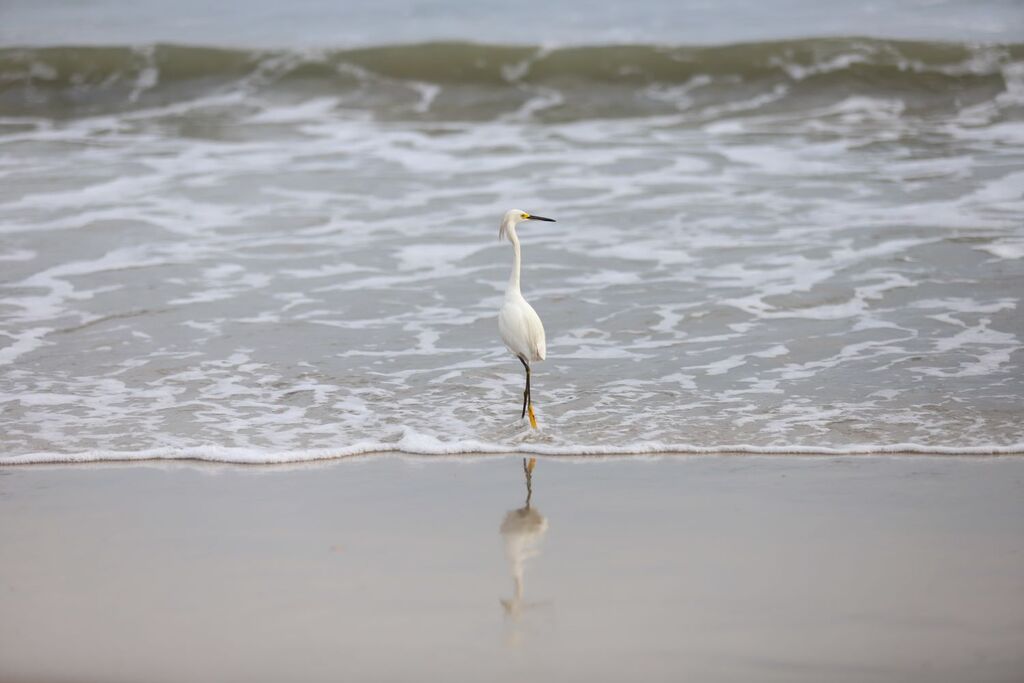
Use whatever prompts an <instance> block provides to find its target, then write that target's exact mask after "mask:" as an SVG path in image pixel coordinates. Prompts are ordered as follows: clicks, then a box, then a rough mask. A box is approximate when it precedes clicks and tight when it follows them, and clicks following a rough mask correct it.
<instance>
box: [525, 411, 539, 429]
mask: <svg viewBox="0 0 1024 683" xmlns="http://www.w3.org/2000/svg"><path fill="white" fill-rule="evenodd" d="M526 414H527V415H529V416H530V426H531V427H533V428H534V429H536V428H537V416H536V415H534V414H533V406H530V407H529V408H527V409H526Z"/></svg>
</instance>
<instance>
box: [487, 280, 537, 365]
mask: <svg viewBox="0 0 1024 683" xmlns="http://www.w3.org/2000/svg"><path fill="white" fill-rule="evenodd" d="M498 332H499V333H500V334H501V339H502V341H504V342H505V346H507V347H508V350H509V351H511V352H512V353H514V354H515V355H516V356H518V357H520V358H525V359H526V362H527V363H536V362H538V361H542V360H544V356H545V355H547V342H546V340H545V339H544V323H542V322H541V321H540V316H539V315H537V311H535V310H533V306H531V305H530V303H529V302H528V301H527V300H526V299H524V298H523V295H522V294H520V293H519V292H518V291H517V292H505V303H503V304H502V305H501V311H499V312H498Z"/></svg>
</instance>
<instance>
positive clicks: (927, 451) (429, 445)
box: [0, 432, 1024, 466]
mask: <svg viewBox="0 0 1024 683" xmlns="http://www.w3.org/2000/svg"><path fill="white" fill-rule="evenodd" d="M380 453H402V454H407V455H462V456H479V455H503V454H514V453H515V454H517V453H522V454H525V455H542V456H565V457H573V456H579V457H585V456H616V455H619V456H625V455H633V456H642V455H807V456H832V457H836V456H857V455H861V456H870V455H954V456H956V455H960V456H979V455H1024V443H1019V444H1010V445H999V444H985V445H980V446H962V447H958V446H933V445H925V444H917V443H895V444H862V445H853V446H845V447H842V448H835V447H828V446H753V445H750V444H742V443H737V444H724V445H721V446H696V445H693V444H687V443H677V444H667V443H657V442H649V443H637V444H626V445H623V446H620V447H615V446H612V447H609V446H585V445H582V446H550V445H545V444H518V445H517V444H500V443H487V442H483V441H461V442H444V441H440V440H438V439H435V438H432V437H427V436H423V435H418V434H415V433H411V432H410V433H409V435H407V436H406V437H404V438H403V439H402V440H400V441H398V442H397V443H382V442H359V443H355V444H352V445H351V446H347V447H342V448H318V449H308V450H297V451H279V450H276V449H274V450H268V449H260V448H236V447H224V446H196V447H190V448H149V449H143V450H138V451H110V450H92V451H83V452H78V453H60V452H37V453H24V454H19V455H14V456H4V457H0V466H9V465H32V464H53V463H88V462H110V461H115V462H116V461H139V460H199V461H205V462H219V463H232V464H240V465H273V464H279V463H299V462H313V461H319V460H339V459H343V458H350V457H354V456H360V455H370V454H380Z"/></svg>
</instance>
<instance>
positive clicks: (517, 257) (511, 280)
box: [505, 228, 523, 295]
mask: <svg viewBox="0 0 1024 683" xmlns="http://www.w3.org/2000/svg"><path fill="white" fill-rule="evenodd" d="M508 239H509V241H511V242H512V274H511V275H509V277H508V287H506V288H505V294H506V295H508V294H520V290H519V269H520V264H521V263H522V260H523V257H522V252H521V251H520V249H519V235H517V234H516V230H515V228H512V229H511V230H509V232H508Z"/></svg>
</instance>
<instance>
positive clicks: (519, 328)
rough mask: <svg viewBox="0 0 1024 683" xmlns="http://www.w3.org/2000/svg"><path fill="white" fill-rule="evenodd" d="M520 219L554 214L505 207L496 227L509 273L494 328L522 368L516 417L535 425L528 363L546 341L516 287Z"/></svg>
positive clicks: (540, 325)
mask: <svg viewBox="0 0 1024 683" xmlns="http://www.w3.org/2000/svg"><path fill="white" fill-rule="evenodd" d="M523 221H548V222H549V223H554V222H555V219H554V218H544V217H543V216H534V215H532V214H529V213H527V212H525V211H520V210H518V209H509V210H508V211H506V212H505V217H504V218H502V219H501V227H500V228H498V239H499V240H502V239H506V238H507V239H508V241H509V242H511V243H512V253H513V257H512V274H511V275H510V276H509V278H508V286H507V287H506V288H505V302H504V303H503V304H502V305H501V311H499V312H498V332H499V333H501V339H502V341H504V342H505V346H507V347H508V350H509V351H511V352H512V353H514V354H515V356H516V358H518V359H519V362H520V363H522V364H523V367H524V368H526V390H525V391H523V412H522V415H520V418H523V417H526V415H527V413H529V415H530V426H531V427H533V428H534V429H536V428H537V418H536V416H535V415H534V414H533V401H532V399H531V396H530V363H535V362H539V361H542V360H544V356H545V355H546V354H547V344H546V342H545V340H544V324H543V323H542V322H541V321H540V316H538V315H537V311H535V310H533V306H531V305H530V304H529V303H528V302H527V301H526V299H524V298H523V293H522V291H520V289H519V269H520V263H521V261H522V252H521V250H520V248H519V235H517V234H516V226H517V225H519V224H520V223H522V222H523Z"/></svg>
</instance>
